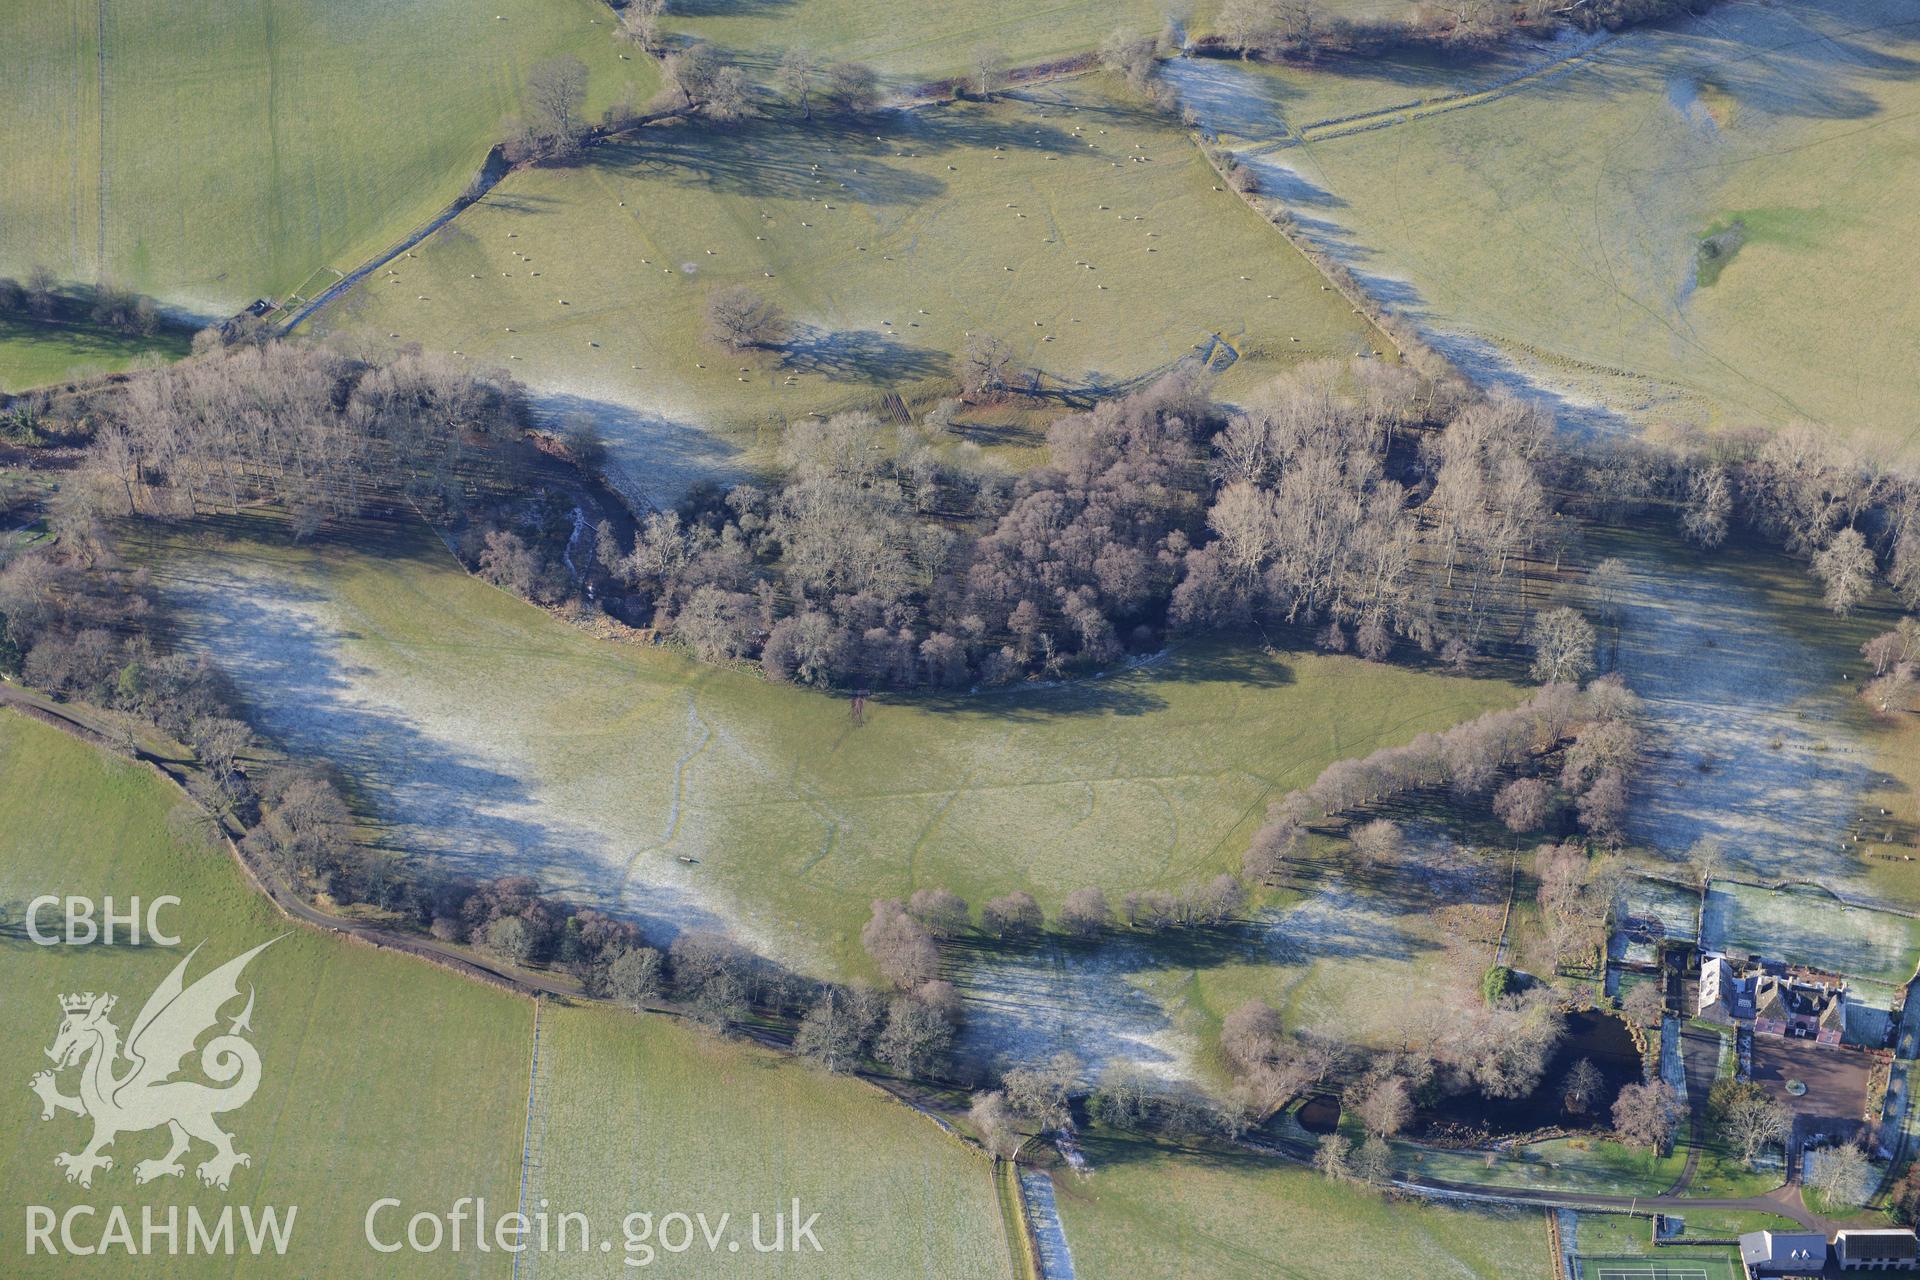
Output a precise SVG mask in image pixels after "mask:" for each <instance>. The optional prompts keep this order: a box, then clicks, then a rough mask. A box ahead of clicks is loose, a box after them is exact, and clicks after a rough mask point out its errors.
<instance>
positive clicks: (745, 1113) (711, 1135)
mask: <svg viewBox="0 0 1920 1280" xmlns="http://www.w3.org/2000/svg"><path fill="white" fill-rule="evenodd" d="M540 1052H541V1055H542V1057H543V1058H545V1057H547V1056H548V1055H551V1058H550V1064H551V1070H552V1071H553V1073H554V1084H553V1086H552V1089H551V1097H550V1098H547V1099H536V1103H535V1108H534V1114H535V1125H536V1127H537V1128H538V1129H539V1130H540V1131H541V1133H542V1135H543V1137H542V1141H543V1144H544V1151H545V1156H544V1161H543V1165H544V1167H543V1168H542V1169H541V1170H539V1171H538V1172H536V1173H533V1174H531V1175H530V1185H529V1188H528V1194H529V1197H530V1198H536V1199H537V1198H539V1197H545V1198H547V1199H549V1200H550V1201H552V1203H553V1205H554V1206H555V1207H556V1208H559V1207H565V1208H567V1209H570V1210H575V1211H578V1212H583V1213H586V1214H587V1215H588V1216H589V1217H590V1218H591V1219H592V1220H593V1221H594V1222H604V1223H609V1224H611V1223H618V1222H621V1221H623V1220H624V1219H625V1218H626V1217H627V1215H629V1214H633V1213H651V1214H653V1215H654V1217H655V1218H656V1219H658V1218H660V1217H662V1216H664V1215H666V1214H669V1213H673V1212H675V1211H679V1212H684V1213H688V1214H693V1213H697V1212H704V1213H705V1214H706V1215H707V1218H708V1221H709V1223H710V1224H711V1223H714V1222H716V1221H717V1220H718V1218H719V1215H721V1214H723V1213H731V1214H732V1218H733V1220H732V1225H731V1232H732V1234H733V1235H734V1236H735V1237H737V1238H738V1239H739V1241H741V1247H740V1250H739V1251H738V1252H737V1253H732V1252H723V1253H722V1254H721V1255H720V1256H718V1257H717V1258H708V1257H707V1256H706V1253H705V1246H704V1244H696V1248H695V1250H694V1251H693V1252H690V1253H685V1254H681V1255H678V1256H672V1255H669V1254H666V1253H662V1254H660V1260H661V1269H663V1270H667V1271H669V1272H670V1273H671V1274H675V1275H698V1276H707V1275H713V1276H729V1275H749V1276H758V1275H782V1276H786V1275H820V1276H827V1275H832V1276H850V1275H874V1276H878V1275H905V1274H913V1275H928V1276H947V1277H953V1278H954V1280H962V1278H965V1280H973V1278H974V1277H981V1278H986V1277H993V1276H1008V1277H1009V1278H1010V1277H1011V1272H1010V1268H1011V1264H1012V1257H1013V1255H1012V1251H1011V1250H1012V1246H1011V1245H1010V1243H1009V1241H1008V1240H1007V1239H1006V1233H1005V1230H1004V1229H1003V1226H1002V1219H1001V1215H1000V1212H999V1209H998V1206H997V1202H996V1199H995V1193H994V1186H993V1177H992V1166H991V1164H990V1163H989V1161H988V1160H987V1158H986V1157H985V1156H984V1155H982V1154H981V1153H980V1152H979V1151H978V1150H975V1149H970V1148H968V1147H967V1146H965V1145H964V1144H963V1143H962V1142H960V1141H959V1140H958V1139H957V1138H954V1137H953V1136H951V1135H949V1134H946V1133H943V1132H941V1131H940V1129H939V1128H937V1127H936V1126H935V1125H934V1123H933V1122H932V1121H931V1120H928V1119H926V1118H925V1117H923V1116H920V1115H916V1114H915V1113H913V1112H912V1111H910V1110H909V1109H908V1108H906V1107H905V1106H902V1105H900V1104H898V1103H895V1102H893V1101H891V1100H890V1099H887V1098H885V1097H883V1096H882V1095H881V1094H880V1092H879V1091H878V1090H877V1089H875V1088H873V1087H872V1086H870V1085H866V1084H863V1083H861V1082H860V1081H857V1080H851V1079H848V1078H846V1077H841V1076H831V1075H828V1074H826V1073H824V1072H819V1071H814V1070H811V1069H808V1068H805V1067H801V1066H798V1065H796V1064H794V1063H793V1062H792V1061H790V1060H785V1059H782V1058H781V1057H780V1055H778V1054H775V1053H773V1052H771V1051H769V1050H766V1049H762V1048H758V1047H756V1046H752V1045H747V1044H743V1043H740V1042H738V1041H731V1040H720V1039H716V1038H714V1037H712V1036H707V1035H703V1034H700V1033H697V1032H694V1031H691V1030H688V1029H687V1028H685V1027H682V1026H680V1025H678V1024H676V1023H674V1022H673V1021H671V1020H670V1019H667V1018H657V1017H654V1018H644V1019H637V1020H636V1019H635V1018H633V1017H631V1016H630V1015H627V1014H624V1013H621V1012H619V1011H616V1010H612V1009H606V1008H574V1009H553V1008H548V1009H546V1010H544V1011H543V1012H542V1015H541V1032H540ZM736 1138H737V1139H739V1140H736ZM795 1199H798V1201H799V1202H800V1204H801V1206H802V1208H801V1213H800V1217H801V1219H803V1220H804V1219H805V1218H806V1217H807V1215H809V1214H811V1213H815V1212H817V1213H819V1215H820V1221H819V1223H818V1226H817V1228H816V1235H817V1236H818V1238H819V1241H820V1247H821V1252H820V1253H818V1254H815V1253H813V1252H812V1251H811V1250H810V1249H809V1250H806V1251H804V1252H802V1253H800V1254H798V1255H794V1254H787V1255H785V1256H784V1257H781V1256H770V1257H760V1256H758V1255H755V1254H753V1253H752V1251H751V1227H750V1221H751V1215H752V1214H755V1213H758V1214H760V1215H761V1216H762V1227H761V1231H762V1234H761V1237H760V1238H761V1239H762V1241H763V1242H770V1241H771V1240H772V1239H773V1232H774V1225H773V1215H774V1214H775V1213H776V1212H780V1213H787V1214H789V1217H790V1218H791V1204H792V1202H793V1201H794V1200H795ZM787 1230H788V1231H789V1232H791V1231H792V1230H793V1227H792V1224H791V1220H790V1221H789V1225H788V1227H787ZM723 1249H724V1246H723ZM539 1270H540V1274H542V1275H553V1276H561V1277H565V1276H581V1277H589V1276H592V1277H597V1276H604V1275H606V1274H607V1270H606V1264H605V1260H604V1259H603V1258H601V1257H598V1256H592V1257H585V1256H581V1255H577V1254H576V1255H572V1256H569V1257H564V1258H562V1257H549V1258H545V1259H542V1265H541V1266H540V1269H539ZM642 1274H644V1272H643V1273H642Z"/></svg>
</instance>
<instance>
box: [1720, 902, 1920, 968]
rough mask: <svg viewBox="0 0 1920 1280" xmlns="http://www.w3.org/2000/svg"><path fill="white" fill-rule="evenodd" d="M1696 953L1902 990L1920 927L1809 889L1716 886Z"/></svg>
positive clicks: (1916, 961)
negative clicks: (1707, 951)
mask: <svg viewBox="0 0 1920 1280" xmlns="http://www.w3.org/2000/svg"><path fill="white" fill-rule="evenodd" d="M1700 933H1701V938H1700V942H1701V945H1702V946H1706V947H1709V948H1712V949H1714V950H1725V949H1728V948H1732V949H1734V950H1738V951H1743V952H1748V953H1750V954H1754V955H1762V956H1765V957H1767V958H1768V959H1771V960H1783V961H1786V962H1787V963H1790V964H1806V965H1812V966H1814V967H1815V968H1821V969H1827V970H1831V971H1834V972H1838V973H1841V974H1844V975H1846V976H1848V977H1852V978H1863V979H1867V980H1869V981H1872V982H1880V983H1888V984H1898V983H1904V982H1906V981H1908V980H1909V979H1911V978H1912V977H1913V975H1914V970H1915V967H1916V965H1920V920H1911V919H1909V918H1907V917H1906V916H1900V915H1894V914H1893V913H1892V912H1888V911H1873V910H1869V909H1866V908H1862V907H1849V906H1847V905H1845V904H1844V903H1840V902H1836V901H1834V899H1833V898H1832V897H1831V896H1829V895H1828V894H1826V893H1824V892H1822V891H1821V890H1819V889H1817V888H1815V887H1813V886H1811V885H1803V886H1790V887H1788V888H1785V889H1767V888H1764V887H1762V886H1760V885H1753V884H1744V883H1742V882H1740V881H1737V880H1715V881H1714V882H1713V884H1712V885H1711V886H1710V888H1709V889H1708V892H1707V909H1706V915H1705V916H1704V918H1703V925H1702V928H1701V930H1700Z"/></svg>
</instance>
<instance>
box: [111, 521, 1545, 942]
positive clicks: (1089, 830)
mask: <svg viewBox="0 0 1920 1280" xmlns="http://www.w3.org/2000/svg"><path fill="white" fill-rule="evenodd" d="M261 532H265V530H261ZM362 533H363V535H364V536H363V537H362V539H361V540H359V541H357V542H353V541H348V540H338V539H337V540H334V541H331V542H325V543H322V544H319V545H309V546H303V547H292V546H289V545H287V544H285V543H284V542H280V541H278V540H271V539H261V538H252V537H249V538H248V540H244V541H229V542H226V543H224V544H214V545H189V544H186V543H184V542H182V543H175V544H167V543H162V542H158V541H156V542H153V543H151V544H149V545H147V546H145V547H144V548H140V549H137V550H135V554H137V555H138V557H139V558H140V559H141V560H143V561H145V562H147V563H149V564H150V565H151V567H152V569H153V571H154V573H155V575H156V581H157V582H158V583H159V585H160V587H161V589H162V591H163V592H165V593H167V595H168V596H169V597H170V598H171V599H172V600H173V601H174V603H175V604H176V606H177V607H178V608H179V609H180V610H181V611H182V617H183V621H184V624H185V629H186V633H187V638H188V640H189V641H190V643H192V644H194V645H196V646H199V647H202V648H204V649H205V650H206V651H208V652H210V653H212V654H213V655H214V656H215V657H216V658H218V659H219V660H221V661H222V663H223V664H224V665H225V666H226V667H227V669H228V670H230V671H231V672H232V673H233V675H234V677H235V678H236V680H237V681H238V682H239V684H240V686H241V688H242V690H243V692H244V693H245V694H246V695H247V696H248V698H249V699H250V700H251V701H252V703H253V705H254V707H255V709H256V712H257V714H258V715H259V717H260V719H261V721H262V723H263V724H264V725H265V726H266V727H267V729H268V730H269V731H270V732H272V733H273V734H274V735H275V736H276V737H277V738H279V739H280V740H281V741H283V742H284V743H285V745H286V746H287V747H288V748H289V749H291V750H292V751H294V752H296V753H313V754H318V755H322V756H327V757H330V758H332V759H334V760H335V761H336V762H337V763H338V764H340V765H341V766H342V767H343V768H345V769H346V770H347V772H348V773H349V774H350V775H351V776H353V777H354V778H355V779H356V780H357V781H358V783H359V785H360V786H361V788H362V798H363V800H364V801H365V802H366V804H367V807H369V808H370V809H371V810H373V811H376V812H379V813H381V814H383V815H384V816H385V817H386V819H387V820H388V829H387V833H386V838H387V839H389V840H391V841H392V842H394V843H395V844H396V845H398V846H399V847H401V848H404V849H407V850H408V851H410V852H425V851H432V852H437V853H440V854H442V855H443V856H446V857H448V858H450V859H452V860H453V861H454V862H455V863H456V864H457V865H462V866H466V867H469V868H471V869H473V870H475V871H476V872H478V873H481V874H500V873H504V872H506V871H509V870H512V871H518V872H523V873H526V874H531V875H535V876H538V877H539V878H540V879H541V880H542V881H543V882H545V883H546V884H548V885H549V886H551V887H553V888H554V889H555V890H558V891H562V892H568V893H574V894H578V895H581V896H583V897H588V898H592V899H595V900H601V901H610V902H615V903H617V904H618V905H620V906H622V907H623V908H624V909H626V910H629V911H633V912H635V913H637V914H639V915H641V916H642V917H643V918H645V917H647V916H650V915H652V916H656V917H658V918H659V919H660V920H661V921H662V922H663V923H669V924H684V923H686V922H688V921H689V920H697V919H699V918H700V913H701V912H703V911H704V912H710V913H712V914H713V915H714V916H717V917H720V918H723V919H725V920H727V921H729V922H731V923H732V924H734V925H735V926H736V927H738V928H740V929H741V930H742V932H743V933H744V934H745V935H747V936H751V937H756V938H757V939H758V940H759V941H760V942H761V944H762V945H763V946H766V947H767V948H768V949H769V950H771V951H773V952H775V953H776V954H781V955H784V956H787V957H788V958H790V959H793V960H794V961H796V962H798V963H816V962H817V963H824V964H826V965H827V966H828V967H830V968H835V969H848V968H858V967H859V966H860V965H861V964H863V963H864V962H863V961H862V960H860V959H859V957H860V952H859V943H858V932H859V927H860V925H861V923H862V922H864V920H865V919H866V917H867V914H868V910H869V902H870V900H871V899H872V898H874V897H878V896H905V895H907V894H908V893H910V892H912V891H913V890H914V889H916V888H927V887H933V886H946V887H949V888H951V889H953V890H954V891H956V892H958V893H960V894H961V895H962V896H964V897H966V898H967V899H969V900H970V901H972V902H974V903H975V904H978V903H980V902H982V901H984V900H985V899H986V898H988V897H990V896H993V895H996V894H1001V893H1005V892H1007V891H1009V890H1011V889H1015V888H1023V889H1027V890H1029V891H1031V892H1032V893H1033V894H1034V895H1035V896H1036V897H1037V898H1038V899H1039V900H1040V901H1041V902H1042V904H1043V905H1045V906H1046V907H1047V908H1048V909H1049V910H1051V909H1053V908H1055V907H1057V906H1058V905H1059V903H1060V900H1061V898H1062V897H1063V896H1064V895H1065V894H1066V893H1068V892H1070V891H1071V890H1073V889H1075V888H1078V887H1080V886H1082V885H1086V884H1095V885H1100V886H1102V887H1105V888H1106V889H1108V890H1109V892H1110V893H1114V894H1116V895H1117V894H1118V893H1119V892H1120V891H1124V890H1125V889H1128V888H1133V887H1139V886H1167V887H1178V886H1181V885H1184V884H1186V883H1188V882H1190V881H1192V880H1194V879H1196V878H1199V877H1204V876H1211V875H1213V874H1216V873H1218V872H1220V871H1228V870H1237V869H1238V867H1239V864H1240V859H1241V855H1242V854H1243V852H1244V850H1245V848H1246V846H1247V842H1248V840H1249V838H1250V837H1251V835H1252V833H1253V831H1254V829H1255V828H1256V827H1257V826H1258V825H1259V823H1260V821H1261V820H1262V816H1263V814H1264V811H1265V808H1266V805H1267V803H1268V801H1269V800H1270V799H1271V798H1273V797H1275V796H1277V795H1278V794H1280V793H1281V792H1283V791H1284V790H1286V789H1288V788H1291V787H1295V786H1300V785H1304V784H1305V783H1307V782H1309V781H1311V780H1312V779H1313V778H1314V777H1315V776H1316V775H1317V774H1318V772H1319V771H1320V769H1321V768H1323V767H1324V766H1325V765H1326V764H1328V763H1330V762H1331V761H1333V760H1336V759H1340V758H1343V757H1347V756H1355V755H1364V754H1366V753H1367V752H1369V751H1371V750H1373V749H1374V748H1375V747H1377V746H1381V745H1384V744H1386V743H1397V742H1403V741H1406V740H1408V739H1410V738H1411V737H1413V736H1414V735H1415V734H1417V733H1419V732H1422V731H1424V730H1430V729H1439V728H1443V727H1446V726H1448V725H1451V724H1453V723H1455V722H1457V721H1459V720H1462V719H1465V718H1468V717H1470V716H1473V715H1476V714H1478V713H1479V712H1481V711H1484V710H1487V709H1489V708H1491V707H1494V706H1499V705H1505V704H1507V703H1510V702H1511V701H1513V700H1515V699H1516V698H1517V697H1518V690H1516V689H1515V688H1514V687H1513V686H1511V685H1509V684H1506V683H1504V682H1499V681H1492V680H1480V679H1463V678H1458V677H1451V676H1442V675H1436V674H1428V673H1424V672H1420V671H1415V670H1409V669H1407V668H1404V667H1394V666H1383V665H1377V664H1369V663H1366V662H1363V661H1360V660H1358V659H1354V658H1347V657H1328V656H1322V655H1317V654H1312V653H1301V652H1285V653H1278V654H1275V655H1272V656H1269V655H1267V654H1264V653H1262V652H1261V651H1260V650H1259V649H1258V648H1256V647H1254V646H1253V645H1252V644H1251V643H1249V642H1248V640H1247V639H1245V638H1242V637H1232V638H1224V639H1220V640H1209V641H1194V642H1191V643H1185V644H1182V645H1180V646H1178V647H1176V648H1174V649H1172V650H1170V651H1167V652H1165V653H1162V654H1158V655H1153V656H1151V657H1150V658H1149V659H1148V660H1146V661H1144V662H1137V663H1135V664H1134V665H1131V666H1116V667H1115V668H1114V669H1113V670H1110V671H1108V672H1106V673H1104V674H1103V675H1102V676H1101V677H1100V678H1097V679H1093V678H1090V679H1082V680H1077V681H1074V682H1071V683H1068V684H1065V685H1052V686H1048V685H1039V686H1024V687H1016V688H1012V689H1007V690H1001V691H992V692H982V693H979V694H975V695H960V696H951V697H946V698H936V697H932V696H926V697H915V698H895V697H880V698H874V699H870V700H869V702H868V704H867V706H866V709H865V714H864V719H863V723H860V724H855V723H854V720H853V718H852V716H851V714H850V709H849V704H848V701H847V699H846V698H845V697H842V696H837V695H833V694H828V693H820V692H813V691H808V690H803V689H798V688H793V687H781V686H770V685H768V684H766V683H765V682H764V681H763V680H762V679H761V678H760V677H759V675H758V674H757V672H747V671H730V670H726V669H721V668H716V667H712V666H706V665H702V664H699V663H696V662H694V661H692V660H691V659H688V658H685V657H683V656H681V655H680V654H679V653H678V652H677V651H675V650H673V649H671V648H665V647H661V648H653V647H644V646H634V645H628V644H619V643H612V642H607V641H601V640H596V639H594V638H592V637H590V636H589V635H587V634H586V633H584V632H583V631H581V630H578V629H576V628H574V627H571V626H569V625H567V624H565V623H562V622H559V621H556V620H554V619H552V618H550V617H548V616H546V615H544V614H542V613H541V612H540V611H539V610H537V609H534V608H532V607H530V606H528V605H525V604H523V603H521V602H519V601H517V600H514V599H513V598H511V597H510V596H508V595H507V594H505V593H504V592H501V591H498V590H496V589H494V588H491V587H488V586H486V585H485V584H483V583H481V582H479V581H478V580H476V579H473V578H470V577H468V576H467V575H466V574H465V573H463V572H462V571H461V569H460V568H459V566H458V565H457V563H455V562H454V560H453V559H452V557H451V556H450V555H448V554H447V552H446V551H445V550H444V549H442V548H441V546H440V545H439V544H438V543H437V542H436V541H435V540H434V537H433V535H432V534H431V533H430V532H428V531H427V530H425V529H424V528H419V527H413V528H405V529H394V528H391V527H386V526H382V527H378V528H372V529H368V530H364V531H362ZM130 550H131V549H130ZM682 855H684V856H686V857H688V858H693V859H697V861H696V862H693V863H683V862H681V861H680V860H679V859H680V858H681V856H682ZM822 952H824V953H825V955H824V957H823V956H822V955H821V954H820V953H822ZM809 953H811V954H809Z"/></svg>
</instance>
